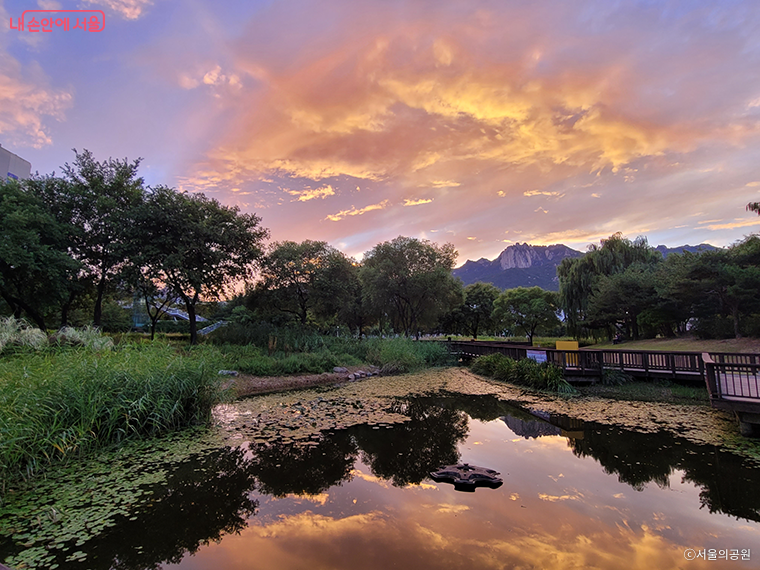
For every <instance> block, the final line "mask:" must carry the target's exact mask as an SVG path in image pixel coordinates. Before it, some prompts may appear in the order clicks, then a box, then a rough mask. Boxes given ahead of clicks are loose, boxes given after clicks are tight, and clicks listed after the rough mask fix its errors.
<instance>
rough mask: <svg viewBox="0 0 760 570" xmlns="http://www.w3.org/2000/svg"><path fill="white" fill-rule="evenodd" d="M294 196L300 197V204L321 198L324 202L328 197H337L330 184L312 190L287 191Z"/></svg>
mask: <svg viewBox="0 0 760 570" xmlns="http://www.w3.org/2000/svg"><path fill="white" fill-rule="evenodd" d="M285 192H287V193H288V194H290V195H292V196H298V198H297V200H298V201H299V202H308V201H309V200H315V199H317V198H320V199H322V200H324V199H325V198H327V197H328V196H335V190H334V189H333V187H332V186H330V185H329V184H328V185H326V186H322V187H320V188H316V189H314V190H312V189H311V188H309V189H306V190H285Z"/></svg>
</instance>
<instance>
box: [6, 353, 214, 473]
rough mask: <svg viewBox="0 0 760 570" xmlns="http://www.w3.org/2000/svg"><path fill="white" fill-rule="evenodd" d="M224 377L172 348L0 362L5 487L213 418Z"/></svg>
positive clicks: (39, 356) (50, 355)
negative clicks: (78, 458) (47, 468)
mask: <svg viewBox="0 0 760 570" xmlns="http://www.w3.org/2000/svg"><path fill="white" fill-rule="evenodd" d="M219 390H220V388H219V377H218V375H217V374H216V373H215V371H214V369H213V368H212V367H210V366H209V365H208V363H207V362H206V361H205V360H204V359H202V358H188V357H183V356H181V355H178V354H177V353H176V351H174V350H173V349H172V348H171V347H168V346H160V345H154V346H151V347H150V348H149V349H143V350H141V349H137V348H130V347H124V348H122V349H120V350H117V351H107V352H100V353H95V352H92V351H88V350H85V349H70V350H65V351H60V350H59V351H55V352H50V351H48V352H47V353H32V354H29V355H26V356H25V357H24V358H12V359H4V360H0V483H2V485H3V486H4V485H5V482H7V481H8V480H10V479H12V478H15V477H18V476H23V477H28V476H31V475H33V474H34V473H35V472H37V471H39V470H40V468H42V467H43V466H44V465H45V464H47V463H51V462H54V461H59V460H64V459H66V458H68V457H71V456H75V455H81V454H86V453H87V452H90V451H92V450H95V449H97V448H101V447H105V446H109V445H111V444H115V443H118V442H121V441H124V440H127V439H132V438H141V437H145V436H152V435H158V434H160V433H163V432H167V431H170V430H173V429H177V428H180V427H184V426H187V425H193V424H203V423H205V422H207V421H209V419H210V414H211V409H212V407H213V406H214V405H215V404H216V403H217V402H218V401H219V398H220V392H219Z"/></svg>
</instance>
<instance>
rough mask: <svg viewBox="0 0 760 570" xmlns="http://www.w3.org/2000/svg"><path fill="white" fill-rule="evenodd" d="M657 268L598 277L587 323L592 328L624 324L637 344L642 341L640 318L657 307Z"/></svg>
mask: <svg viewBox="0 0 760 570" xmlns="http://www.w3.org/2000/svg"><path fill="white" fill-rule="evenodd" d="M654 273H655V271H654V267H653V266H652V265H646V264H643V263H634V264H632V265H629V266H628V267H627V268H626V269H625V270H623V271H621V272H620V273H613V274H612V275H602V276H600V277H599V279H598V281H597V284H596V289H595V291H594V293H593V295H592V296H591V299H590V300H589V304H588V320H589V324H590V325H591V326H592V327H593V328H597V327H610V326H612V325H615V324H617V323H619V322H622V323H624V324H625V326H626V328H627V329H628V330H629V331H630V334H631V336H632V337H633V339H634V340H638V339H639V315H640V314H641V313H642V312H643V311H645V310H646V309H647V308H649V307H652V306H654V305H655V304H656V303H657V299H658V297H657V291H656V289H655V282H654Z"/></svg>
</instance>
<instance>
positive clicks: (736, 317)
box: [731, 305, 742, 338]
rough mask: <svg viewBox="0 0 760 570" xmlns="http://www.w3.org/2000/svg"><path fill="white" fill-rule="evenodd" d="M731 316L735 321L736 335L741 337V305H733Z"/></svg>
mask: <svg viewBox="0 0 760 570" xmlns="http://www.w3.org/2000/svg"><path fill="white" fill-rule="evenodd" d="M731 318H732V319H733V321H734V337H735V338H741V337H742V333H741V332H739V307H738V306H737V305H734V306H733V307H731Z"/></svg>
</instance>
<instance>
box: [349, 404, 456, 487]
mask: <svg viewBox="0 0 760 570" xmlns="http://www.w3.org/2000/svg"><path fill="white" fill-rule="evenodd" d="M392 411H393V412H395V413H399V414H403V415H405V416H407V417H408V418H409V421H408V422H404V423H403V424H400V425H395V426H393V429H388V430H385V429H379V430H377V429H372V427H370V426H366V425H365V426H359V427H357V428H355V432H354V433H355V435H356V441H357V444H358V446H359V448H360V449H361V459H362V461H363V462H364V463H365V464H366V465H368V466H369V468H370V469H371V470H372V473H373V475H375V476H377V477H380V478H382V479H388V480H389V481H390V482H391V483H392V484H393V485H395V486H397V487H403V486H405V485H409V484H418V483H421V482H422V481H423V480H424V479H427V478H429V477H430V472H431V471H435V470H436V469H438V468H439V467H440V466H442V465H447V464H451V463H457V462H458V461H459V451H458V449H457V446H458V445H459V444H460V443H461V442H463V441H464V439H465V437H467V431H468V418H467V414H465V413H464V412H462V411H459V410H456V409H450V408H443V407H438V406H434V405H431V403H430V402H428V401H425V400H424V399H418V400H409V401H399V402H396V403H395V404H394V405H393V407H392Z"/></svg>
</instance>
